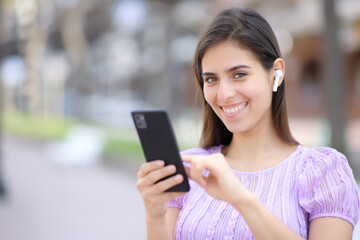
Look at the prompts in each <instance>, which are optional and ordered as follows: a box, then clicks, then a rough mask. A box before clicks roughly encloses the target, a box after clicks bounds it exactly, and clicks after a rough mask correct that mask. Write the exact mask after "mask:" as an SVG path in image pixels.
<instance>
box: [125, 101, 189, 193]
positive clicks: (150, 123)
mask: <svg viewBox="0 0 360 240" xmlns="http://www.w3.org/2000/svg"><path fill="white" fill-rule="evenodd" d="M131 115H132V118H133V120H134V124H135V127H136V130H137V133H138V136H139V139H140V143H141V146H142V149H143V152H144V155H145V159H146V161H147V162H150V161H153V160H164V161H165V165H170V164H173V165H175V166H176V173H174V174H173V175H171V176H174V175H176V174H181V175H182V176H183V178H184V181H183V182H182V183H180V184H178V185H176V186H173V187H171V188H170V189H168V190H166V192H188V191H189V190H190V186H189V182H188V178H187V176H186V172H185V169H184V165H183V162H182V161H181V158H180V154H179V149H178V145H177V141H176V138H175V134H174V130H173V127H172V124H171V121H170V118H169V116H168V114H167V111H166V110H165V109H158V108H156V109H143V110H135V111H132V112H131ZM171 176H168V177H166V178H164V179H161V180H160V181H162V180H165V179H167V178H169V177H171Z"/></svg>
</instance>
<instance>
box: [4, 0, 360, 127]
mask: <svg viewBox="0 0 360 240" xmlns="http://www.w3.org/2000/svg"><path fill="white" fill-rule="evenodd" d="M323 5H324V1H318V0H274V1H260V0H252V1H250V0H230V1H222V0H212V1H205V0H196V1H188V0H187V1H166V0H152V1H146V0H104V1H96V0H91V1H81V0H78V1H71V0H56V1H55V0H18V1H8V0H2V1H1V6H2V10H1V12H2V14H1V16H2V20H3V21H1V26H0V27H1V30H2V33H3V34H1V37H0V44H1V48H0V49H1V50H0V60H1V63H2V65H1V66H2V75H1V77H2V85H3V88H4V92H5V108H7V109H19V110H22V111H27V112H30V113H37V114H55V115H60V116H61V115H66V116H75V117H81V118H83V119H89V120H92V121H101V122H104V123H108V124H116V123H117V124H119V123H121V122H123V121H125V120H124V119H128V118H126V117H124V116H125V115H126V116H127V117H128V113H129V111H130V110H131V109H133V108H137V107H147V106H156V107H166V108H168V109H169V111H170V112H171V114H173V115H174V116H177V115H178V114H181V113H184V112H187V111H188V110H190V111H191V109H192V108H193V106H194V101H193V99H194V94H195V91H194V81H193V79H194V77H193V73H192V69H191V64H192V58H193V53H194V50H195V47H196V44H197V40H198V37H199V34H200V32H201V31H202V29H203V28H204V27H205V26H206V24H207V23H208V22H209V20H210V19H211V18H212V17H213V16H214V15H215V14H216V13H217V12H219V11H220V9H222V8H225V7H229V6H240V7H251V8H254V9H256V10H257V11H259V12H260V13H261V14H262V15H263V16H264V17H265V18H266V19H267V20H268V21H269V22H270V24H271V25H272V26H273V28H274V31H275V33H276V35H277V37H278V40H279V42H280V46H281V49H282V53H283V57H284V58H285V60H286V64H287V71H286V79H287V80H286V81H287V86H288V87H287V91H288V92H287V93H288V105H289V112H290V115H291V116H294V117H318V116H323V115H324V114H325V113H324V107H323V106H324V105H326V102H324V98H323V94H324V92H323V82H324V79H323V77H324V76H323V75H322V72H323V71H322V69H323V60H324V59H323V57H322V56H323V51H324V47H323V40H324V39H323V36H324V25H325V23H324V19H325V18H324V7H323ZM336 12H337V14H338V18H339V23H340V32H339V34H338V37H339V39H340V42H341V48H342V52H343V55H344V59H345V61H346V63H345V66H346V74H345V75H344V76H343V79H342V81H343V82H344V85H346V110H347V111H346V112H347V115H348V117H349V118H352V119H353V118H358V117H359V116H360V108H359V106H360V4H358V0H337V1H336ZM11 57H17V58H16V59H18V60H17V61H11V62H10V64H9V61H8V60H9V59H10V60H11V59H12V60H14V58H11ZM4 63H7V65H6V64H4ZM24 63H25V66H26V67H25V68H21V66H20V65H21V64H24ZM19 64H20V65H19ZM4 66H5V67H4ZM9 66H10V67H9ZM13 69H20V70H21V69H23V70H21V71H23V74H20V75H17V78H15V79H13V78H11V77H10V78H9V77H8V76H12V75H13V74H12V72H11V71H15V70H13ZM16 71H18V70H16Z"/></svg>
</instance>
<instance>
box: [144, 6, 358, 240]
mask: <svg viewBox="0 0 360 240" xmlns="http://www.w3.org/2000/svg"><path fill="white" fill-rule="evenodd" d="M194 70H195V74H196V77H197V83H198V86H199V89H200V90H201V93H202V97H203V114H204V125H203V132H202V136H201V145H202V148H196V149H189V150H187V151H184V152H182V158H183V161H184V162H186V170H187V174H188V177H189V178H190V179H191V181H190V185H191V190H190V191H189V192H188V193H186V194H185V195H184V194H183V193H168V192H164V191H165V190H166V189H168V188H169V187H171V186H174V185H176V184H178V183H179V182H181V181H182V177H181V176H180V175H176V176H174V177H172V178H168V179H167V180H165V181H162V182H159V183H157V181H158V180H159V179H162V178H163V177H166V176H168V175H171V174H173V173H174V172H175V167H174V166H167V167H164V162H163V161H161V160H159V161H154V162H150V163H146V164H144V165H142V166H141V168H140V170H139V172H138V183H137V188H138V190H139V191H140V193H141V195H142V197H143V200H144V204H145V208H146V223H147V234H148V239H255V238H256V239H257V240H260V239H276V240H279V239H286V240H288V239H327V240H329V239H341V240H344V239H351V238H352V231H353V227H354V226H355V224H356V222H357V220H358V218H359V209H360V208H359V205H360V203H359V193H358V189H357V186H356V182H355V180H354V177H353V174H352V171H351V169H350V167H349V165H348V163H347V160H346V158H345V157H344V156H343V155H342V154H341V153H339V152H337V151H336V150H334V149H331V148H315V149H310V148H306V147H304V146H302V145H300V144H298V142H297V141H296V140H295V139H294V138H293V137H292V136H291V133H290V130H289V126H288V119H287V112H286V105H285V81H284V74H285V63H284V61H283V59H281V55H280V51H279V46H278V43H277V40H276V38H275V36H274V33H273V31H272V29H271V27H270V26H269V24H268V23H267V22H266V20H265V19H263V18H262V17H261V16H260V15H259V14H257V13H256V12H254V11H253V10H250V9H239V8H231V9H226V10H224V11H222V12H221V13H220V14H219V15H218V16H217V17H216V18H215V19H214V20H213V22H212V23H211V24H210V26H209V27H208V29H207V31H205V33H204V34H203V36H202V37H201V38H200V41H199V44H198V47H197V49H196V54H195V60H194ZM280 71H281V72H280ZM279 73H280V74H279ZM281 73H282V74H281Z"/></svg>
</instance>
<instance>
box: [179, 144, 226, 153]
mask: <svg viewBox="0 0 360 240" xmlns="http://www.w3.org/2000/svg"><path fill="white" fill-rule="evenodd" d="M222 147H223V146H222V145H219V146H212V147H209V148H189V149H186V150H184V151H181V152H180V154H181V155H211V154H215V153H220V152H221V149H222Z"/></svg>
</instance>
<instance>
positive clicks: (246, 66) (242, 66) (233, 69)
mask: <svg viewBox="0 0 360 240" xmlns="http://www.w3.org/2000/svg"><path fill="white" fill-rule="evenodd" d="M239 68H251V67H250V66H248V65H236V66H234V67H231V68H229V69H227V70H225V72H227V73H230V72H233V71H235V70H237V69H239Z"/></svg>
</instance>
